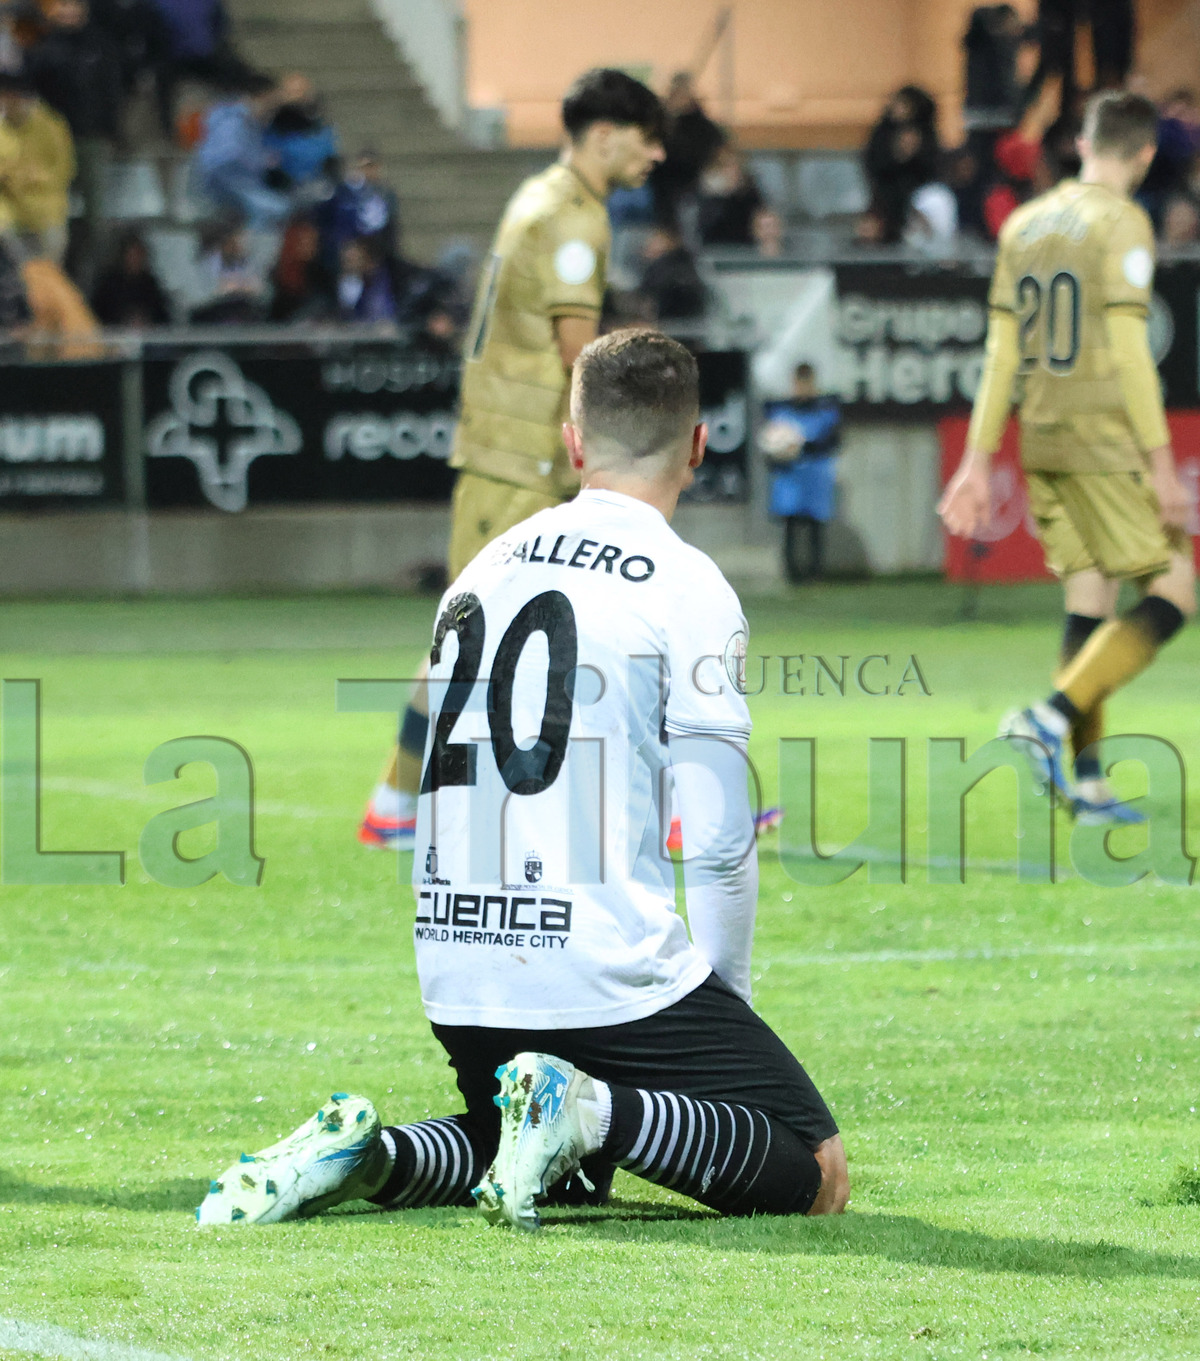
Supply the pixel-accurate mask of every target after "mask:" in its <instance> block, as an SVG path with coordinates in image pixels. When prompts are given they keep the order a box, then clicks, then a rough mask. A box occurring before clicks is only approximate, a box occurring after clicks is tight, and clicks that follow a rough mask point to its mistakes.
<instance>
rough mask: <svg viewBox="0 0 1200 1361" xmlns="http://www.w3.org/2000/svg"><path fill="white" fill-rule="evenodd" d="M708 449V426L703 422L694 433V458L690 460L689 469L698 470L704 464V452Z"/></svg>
mask: <svg viewBox="0 0 1200 1361" xmlns="http://www.w3.org/2000/svg"><path fill="white" fill-rule="evenodd" d="M707 448H708V426H707V425H705V423H704V422H703V421H701V422H700V424H699V425H698V426H696V428H695V429H694V430H693V431H692V456H691V458H689V459H688V467H689V468H698V467H699V466H700V465H701V464H702V463H703V462H704V451H705V449H707Z"/></svg>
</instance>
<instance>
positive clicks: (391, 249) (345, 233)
mask: <svg viewBox="0 0 1200 1361" xmlns="http://www.w3.org/2000/svg"><path fill="white" fill-rule="evenodd" d="M316 218H317V227H318V229H319V230H320V233H321V256H322V258H323V259H324V261H325V263H326V264H327V265H328V266H329V267H330V268H331V269H338V268H339V267H340V261H341V255H342V247H343V246H345V245H346V244H347V242H350V241H358V240H362V239H369V240H371V241H372V242H374V243H375V245H376V246H377V247H378V249H377V251H376V254H377V255H378V256H379V258H380V259H394V258H396V257H397V256H398V254H399V246H400V204H399V200H398V199H397V198H396V194H395V192H394V190H392V189H391V188H390V187H389V186H388V185H387V184H385V183H384V180H383V167H382V166H381V165H380V163H379V157H378V156H377V155H376V153H375V152H374V151H372V150H370V149H369V148H367V149H364V150H363V151H360V152H359V154H358V156H357V157H356V158H355V160H354V162H353V163H352V164H351V166H350V170H349V173H348V174H346V175H344V176H343V177H342V178H340V179H339V180H338V183H337V185H336V187H335V188H334V191H333V193H332V194H331V195H330V197H329V198H328V199H326V200H325V202H324V203H321V204H319V205H318V207H317V209H316Z"/></svg>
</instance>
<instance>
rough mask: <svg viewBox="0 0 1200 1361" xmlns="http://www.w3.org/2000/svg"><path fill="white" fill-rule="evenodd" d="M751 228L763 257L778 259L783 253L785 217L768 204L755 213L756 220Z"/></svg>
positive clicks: (765, 258)
mask: <svg viewBox="0 0 1200 1361" xmlns="http://www.w3.org/2000/svg"><path fill="white" fill-rule="evenodd" d="M750 230H751V234H752V235H753V237H754V244H755V245H756V246H757V247H758V253H759V255H760V256H761V257H762V259H764V260H778V259H779V257H780V256H781V255H782V254H783V246H784V236H785V234H786V228H785V227H784V222H783V218H782V217H781V216H780V215H779V214H778V213H777V212H776V211H775V209H774V208H769V207H767V206H766V205H764V206H763V207H761V208H760V209H759V210H758V212H756V213H755V214H754V221H753V223H751V227H750Z"/></svg>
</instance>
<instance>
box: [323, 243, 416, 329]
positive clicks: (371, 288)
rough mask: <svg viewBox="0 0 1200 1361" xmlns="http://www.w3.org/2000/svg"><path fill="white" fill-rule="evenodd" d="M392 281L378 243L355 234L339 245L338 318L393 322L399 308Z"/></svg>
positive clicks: (394, 285) (343, 319) (393, 281)
mask: <svg viewBox="0 0 1200 1361" xmlns="http://www.w3.org/2000/svg"><path fill="white" fill-rule="evenodd" d="M396 292H397V290H396V284H395V280H394V279H393V277H392V273H391V271H390V270H389V269H388V267H387V263H386V262H385V261H384V260H383V259H382V258H381V255H380V250H379V244H378V242H377V241H376V240H372V239H370V238H367V237H357V238H355V239H354V240H352V241H347V242H346V243H345V244H344V245H343V246H342V251H341V268H340V269H339V270H338V279H337V301H338V316H339V317H340V318H341V320H342V321H373V322H378V321H395V320H396V319H397V317H398V315H399V311H400V300H399V298H398V297H397V296H396Z"/></svg>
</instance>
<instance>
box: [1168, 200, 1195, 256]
mask: <svg viewBox="0 0 1200 1361" xmlns="http://www.w3.org/2000/svg"><path fill="white" fill-rule="evenodd" d="M1197 241H1200V204H1197V202H1196V200H1195V199H1194V198H1193V197H1192V196H1191V195H1190V194H1177V195H1176V196H1175V197H1174V198H1173V199H1171V200H1169V202H1168V203H1167V206H1166V207H1165V208H1164V209H1163V215H1162V243H1163V245H1164V246H1194V245H1195V244H1196V242H1197Z"/></svg>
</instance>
